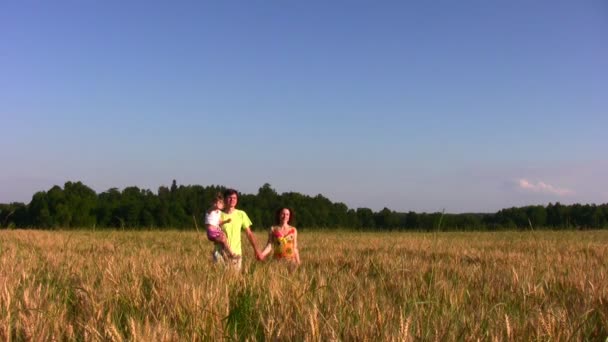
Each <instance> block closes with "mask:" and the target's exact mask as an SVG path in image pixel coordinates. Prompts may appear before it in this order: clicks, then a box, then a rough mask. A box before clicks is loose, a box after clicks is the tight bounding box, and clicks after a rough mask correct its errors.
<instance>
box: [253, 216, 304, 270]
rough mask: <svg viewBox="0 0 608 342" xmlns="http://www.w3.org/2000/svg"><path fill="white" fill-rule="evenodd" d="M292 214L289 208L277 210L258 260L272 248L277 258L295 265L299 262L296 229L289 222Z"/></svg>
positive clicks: (262, 258) (291, 219)
mask: <svg viewBox="0 0 608 342" xmlns="http://www.w3.org/2000/svg"><path fill="white" fill-rule="evenodd" d="M293 218H294V214H293V211H292V210H291V209H289V208H281V209H279V210H277V213H276V217H275V223H276V225H274V226H272V227H271V228H270V232H269V234H268V243H267V244H266V248H264V250H263V251H262V253H261V258H260V260H264V258H266V256H267V255H268V254H270V252H271V251H272V250H273V249H274V253H273V254H274V258H275V259H277V260H287V261H290V262H292V263H294V264H296V265H299V264H300V253H299V251H298V231H297V230H296V228H295V227H292V226H291V225H290V223H291V222H292V221H293Z"/></svg>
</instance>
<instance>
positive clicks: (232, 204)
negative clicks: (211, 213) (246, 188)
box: [224, 189, 239, 210]
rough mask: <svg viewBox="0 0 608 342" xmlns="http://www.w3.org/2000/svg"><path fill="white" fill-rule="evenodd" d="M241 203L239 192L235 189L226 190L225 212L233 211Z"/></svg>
mask: <svg viewBox="0 0 608 342" xmlns="http://www.w3.org/2000/svg"><path fill="white" fill-rule="evenodd" d="M238 201H239V195H238V192H237V191H236V190H234V189H226V191H224V203H225V206H224V208H225V210H231V209H234V208H236V203H237V202H238Z"/></svg>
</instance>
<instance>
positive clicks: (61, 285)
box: [0, 230, 608, 341]
mask: <svg viewBox="0 0 608 342" xmlns="http://www.w3.org/2000/svg"><path fill="white" fill-rule="evenodd" d="M257 236H258V244H259V245H260V246H261V245H262V244H263V243H264V242H265V235H264V234H263V233H261V232H260V233H257ZM299 240H300V242H299V244H300V254H301V258H302V263H303V264H302V266H301V267H300V268H299V269H297V270H295V271H293V272H290V271H289V270H288V268H287V267H286V265H284V264H281V263H278V262H273V261H266V262H264V263H261V262H257V261H255V260H254V258H253V253H252V250H251V248H247V249H246V250H245V255H244V263H243V270H242V272H240V273H236V272H234V271H231V270H226V269H224V268H222V267H218V266H217V265H213V264H212V263H211V261H210V251H211V244H210V243H209V242H207V241H206V240H205V239H204V236H203V235H202V234H198V233H196V232H178V231H168V232H161V231H147V232H128V231H127V232H125V231H101V232H100V231H36V230H9V231H6V230H5V231H1V232H0V337H1V338H2V340H4V341H20V340H30V339H33V340H84V341H87V340H116V341H122V340H129V341H175V340H203V341H206V340H250V341H265V340H285V341H294V340H295V341H333V340H340V341H377V340H383V341H408V340H438V341H444V340H492V341H493V340H498V341H507V340H542V341H545V340H575V341H576V340H604V339H606V336H607V335H608V275H607V274H608V266H607V264H608V231H585V232H578V231H577V232H574V231H569V232H551V231H536V232H496V233H355V232H346V231H344V232H310V231H302V232H300V237H299ZM244 243H246V242H244ZM247 247H249V246H247Z"/></svg>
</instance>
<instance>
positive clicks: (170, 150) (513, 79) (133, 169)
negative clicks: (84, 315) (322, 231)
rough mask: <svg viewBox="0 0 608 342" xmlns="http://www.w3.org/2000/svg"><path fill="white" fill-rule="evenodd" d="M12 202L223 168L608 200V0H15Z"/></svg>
mask: <svg viewBox="0 0 608 342" xmlns="http://www.w3.org/2000/svg"><path fill="white" fill-rule="evenodd" d="M0 124H1V131H0V146H1V147H2V153H1V156H2V158H1V160H0V202H1V203H6V202H12V201H21V202H26V203H29V201H30V200H31V197H32V195H33V193H34V192H36V191H39V190H48V189H49V188H50V187H51V186H53V185H55V184H58V185H63V183H64V182H65V181H68V180H71V181H77V180H80V181H82V182H83V183H84V184H86V185H88V186H90V187H92V188H93V189H94V190H96V191H97V192H102V191H105V190H107V189H108V188H110V187H119V188H124V187H125V186H130V185H136V186H139V187H142V188H146V189H151V190H153V191H155V192H156V190H157V189H158V187H159V186H160V185H169V184H170V183H171V181H172V180H173V179H176V180H177V182H178V184H186V185H187V184H201V185H211V184H221V185H226V186H230V187H235V188H237V189H238V190H240V191H242V192H245V193H255V192H257V189H258V188H259V187H260V186H261V185H263V184H264V183H270V184H271V185H272V186H273V187H274V188H275V189H276V190H277V191H278V192H280V193H281V192H286V191H297V192H300V193H303V194H308V195H316V194H318V193H322V194H324V195H325V196H327V197H329V198H330V199H331V200H332V201H340V202H344V203H346V204H347V205H348V206H349V207H352V208H357V207H368V208H372V209H374V210H379V209H382V208H383V207H388V208H391V209H393V210H398V211H409V210H414V211H418V212H421V211H427V212H434V211H441V210H442V209H445V210H446V212H454V213H458V212H493V211H496V210H498V209H501V208H504V207H511V206H523V205H528V204H547V203H548V202H556V201H560V202H562V203H575V202H580V203H605V202H608V177H607V176H606V175H608V153H607V152H606V150H607V148H608V131H607V129H608V2H606V1H602V0H598V1H415V2H409V1H395V2H392V1H242V2H237V1H187V2H184V1H28V0H24V1H21V0H20V1H13V0H5V1H2V2H0Z"/></svg>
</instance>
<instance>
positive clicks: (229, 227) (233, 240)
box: [213, 189, 261, 270]
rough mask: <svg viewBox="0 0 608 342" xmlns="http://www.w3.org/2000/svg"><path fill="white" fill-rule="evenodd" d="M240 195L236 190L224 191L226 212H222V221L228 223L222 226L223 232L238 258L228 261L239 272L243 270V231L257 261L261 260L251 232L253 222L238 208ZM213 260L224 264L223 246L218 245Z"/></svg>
mask: <svg viewBox="0 0 608 342" xmlns="http://www.w3.org/2000/svg"><path fill="white" fill-rule="evenodd" d="M238 200H239V199H238V193H237V192H236V190H234V189H228V190H226V191H224V211H223V212H222V221H228V222H226V223H224V224H223V225H222V230H223V231H224V232H225V233H226V238H227V239H228V244H229V245H230V249H231V250H232V252H233V253H234V254H236V258H231V259H229V260H227V261H229V262H231V263H232V264H233V265H234V267H235V268H236V269H238V270H240V269H241V265H242V261H243V258H242V255H243V249H242V245H241V230H244V231H245V234H246V235H247V239H248V240H249V243H251V247H253V251H254V253H255V256H256V258H257V259H260V258H261V256H260V252H259V251H258V247H257V244H256V241H255V236H254V235H253V232H251V220H250V219H249V216H247V213H246V212H244V211H243V210H239V209H237V208H236V204H237V203H238ZM213 258H214V260H215V261H216V262H224V257H223V256H222V253H221V246H218V245H216V246H215V251H214V252H213Z"/></svg>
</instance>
